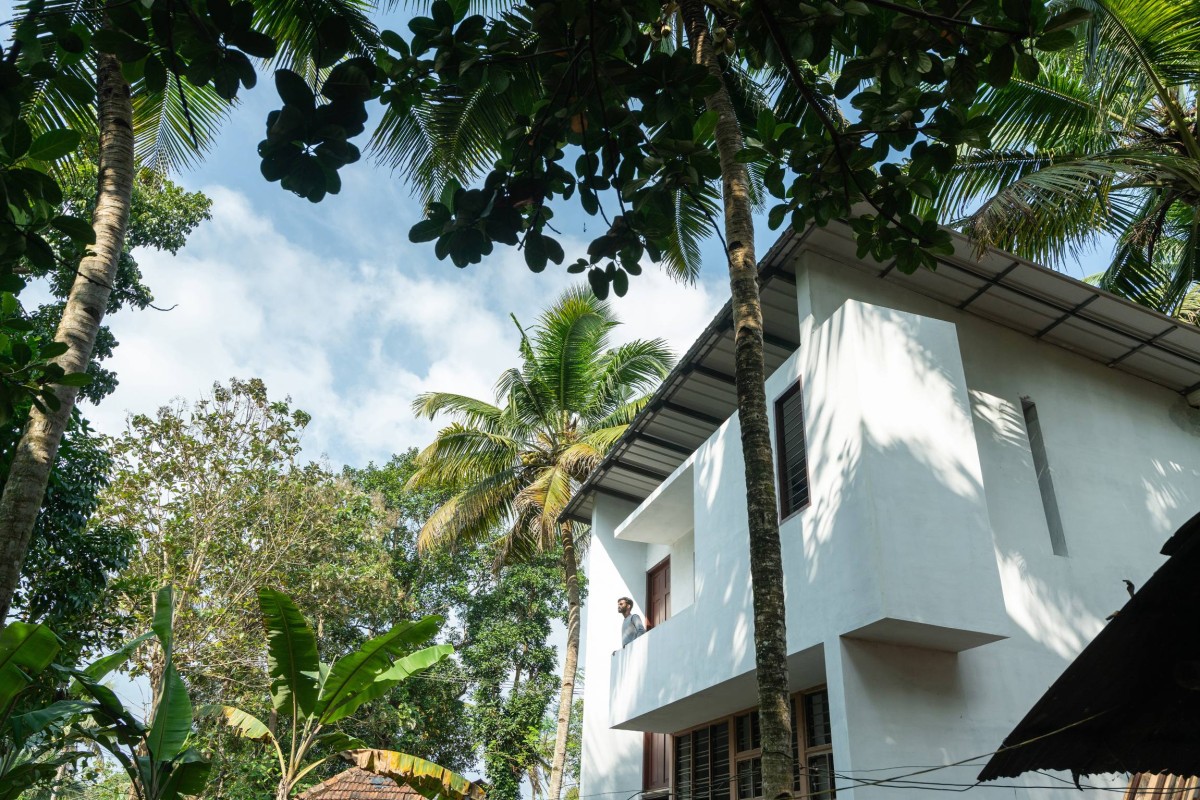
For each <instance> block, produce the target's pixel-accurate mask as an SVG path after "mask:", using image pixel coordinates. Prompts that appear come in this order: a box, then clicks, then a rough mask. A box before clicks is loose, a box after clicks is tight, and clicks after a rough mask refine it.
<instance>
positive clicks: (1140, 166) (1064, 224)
mask: <svg viewBox="0 0 1200 800" xmlns="http://www.w3.org/2000/svg"><path fill="white" fill-rule="evenodd" d="M1063 6H1064V7H1067V8H1069V9H1072V10H1074V11H1075V12H1076V13H1078V14H1079V15H1081V17H1082V16H1085V15H1086V16H1088V17H1090V18H1089V19H1088V21H1087V22H1086V23H1085V24H1086V27H1084V28H1081V29H1080V30H1081V33H1082V35H1080V36H1079V37H1078V38H1077V40H1076V43H1075V44H1074V46H1072V47H1070V48H1068V49H1066V50H1062V51H1060V52H1058V53H1055V54H1054V55H1053V56H1052V57H1048V58H1046V59H1045V60H1044V61H1043V69H1042V71H1041V72H1040V73H1039V74H1038V75H1036V76H1030V77H1023V76H1019V77H1016V78H1014V79H1013V80H1012V81H1011V82H1009V83H1008V84H1007V85H1005V86H1002V87H996V88H993V89H990V90H989V91H987V92H985V93H984V95H983V96H982V98H981V99H980V102H979V104H978V106H977V109H976V112H975V113H978V114H986V115H988V116H990V117H992V118H994V119H995V120H996V125H995V127H994V129H993V132H992V142H991V146H990V147H987V148H972V149H971V150H969V151H968V152H967V153H966V154H965V155H964V156H963V157H962V158H961V159H960V161H959V164H958V165H957V166H956V167H955V169H954V171H953V172H952V173H951V176H950V178H949V179H948V181H947V184H946V187H945V188H944V190H943V191H944V193H945V197H946V200H945V204H944V205H943V212H944V213H945V215H946V218H947V219H948V220H952V221H954V222H955V223H956V224H958V225H960V226H961V227H962V228H963V229H964V230H965V231H967V232H968V233H970V234H971V235H972V236H974V237H975V239H976V241H977V242H978V243H979V245H980V246H981V247H983V246H995V247H1001V248H1004V249H1006V250H1009V251H1011V252H1014V253H1016V254H1018V255H1021V256H1025V257H1026V258H1030V259H1032V260H1035V261H1040V262H1043V263H1046V264H1049V265H1052V266H1055V267H1058V268H1062V267H1063V266H1065V265H1067V264H1069V263H1070V262H1071V261H1072V260H1074V259H1077V257H1078V256H1079V254H1080V253H1081V252H1082V251H1085V250H1087V249H1088V248H1090V247H1092V246H1094V245H1096V244H1097V242H1098V241H1099V240H1101V239H1102V238H1103V237H1113V238H1115V240H1116V244H1115V247H1114V249H1113V253H1112V259H1111V262H1110V263H1109V264H1108V266H1107V268H1106V269H1105V270H1104V271H1103V272H1102V273H1100V274H1099V275H1098V276H1096V278H1095V280H1096V283H1098V285H1099V286H1101V287H1102V288H1104V289H1108V290H1109V291H1112V292H1114V293H1116V294H1119V295H1122V296H1124V297H1127V298H1129V299H1130V300H1133V301H1134V302H1137V303H1140V304H1142V305H1146V306H1149V307H1151V308H1154V309H1157V310H1158V311H1161V312H1163V313H1166V314H1172V315H1176V316H1186V315H1187V314H1188V312H1189V309H1190V304H1187V303H1186V300H1187V298H1188V296H1189V294H1190V293H1192V292H1193V291H1194V289H1195V286H1196V281H1197V280H1198V279H1200V132H1198V129H1197V127H1196V102H1197V92H1198V91H1200V2H1196V0H1146V1H1145V2H1143V1H1142V0H1070V2H1066V3H1063ZM981 201H982V202H981ZM976 206H977V207H976ZM1191 310H1192V311H1194V309H1191Z"/></svg>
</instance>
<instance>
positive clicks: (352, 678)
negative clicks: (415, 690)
mask: <svg viewBox="0 0 1200 800" xmlns="http://www.w3.org/2000/svg"><path fill="white" fill-rule="evenodd" d="M258 602H259V607H260V609H261V613H262V624H263V628H264V629H265V632H266V635H267V671H268V673H269V674H270V676H271V707H272V709H273V711H274V714H277V715H278V716H279V717H281V718H282V719H284V720H286V721H288V722H289V723H290V725H289V729H288V735H287V737H286V738H285V737H283V736H278V735H277V728H276V726H275V725H274V724H272V725H267V724H266V723H264V722H262V721H261V720H259V719H258V718H257V717H254V716H252V715H251V714H249V713H247V712H245V711H243V710H241V709H238V708H235V707H233V706H224V707H221V708H218V709H214V711H217V712H219V713H220V714H221V715H222V717H223V718H224V720H225V722H226V723H227V724H229V725H230V726H232V727H233V728H234V729H235V730H236V731H237V732H238V733H240V734H241V735H242V736H245V737H246V738H249V739H255V740H261V741H266V742H268V743H270V744H271V745H272V748H273V750H274V753H275V756H276V758H277V760H278V764H279V772H280V777H279V783H278V786H277V788H276V792H275V798H276V800H287V798H288V797H290V796H291V794H292V790H293V789H294V788H295V787H296V785H297V784H298V783H300V781H302V780H303V779H304V778H305V776H307V775H308V774H309V773H311V772H312V771H313V770H314V769H316V768H317V767H319V766H321V765H322V764H323V763H325V761H327V760H328V759H330V758H332V757H334V756H336V755H338V754H343V753H344V754H345V755H346V757H347V758H348V759H349V760H351V761H353V762H354V763H355V764H357V765H358V766H359V767H361V768H363V769H367V770H370V771H374V772H378V773H380V774H385V775H387V776H389V777H392V778H395V779H396V780H399V781H401V782H404V783H408V784H410V785H411V786H413V787H414V788H415V789H417V790H418V791H420V792H421V793H422V794H425V795H426V796H429V797H434V796H441V797H446V798H448V800H482V799H483V797H484V795H483V791H482V790H481V789H480V787H478V786H476V785H475V784H474V783H472V782H471V781H469V780H467V779H466V778H464V777H462V776H461V775H457V774H455V773H453V772H451V771H450V770H447V769H445V768H444V767H440V766H438V765H437V764H434V763H432V762H429V761H425V760H424V759H421V758H417V757H416V756H411V755H408V754H405V753H396V752H393V751H386V750H372V749H370V748H368V747H367V746H366V744H364V743H363V742H361V741H359V740H358V739H355V738H354V737H351V736H348V735H346V734H345V733H342V732H341V731H338V730H334V729H332V728H331V727H330V726H332V725H333V724H334V723H336V722H339V721H340V720H343V719H346V718H347V717H349V716H351V715H352V714H354V713H355V712H356V711H357V710H358V709H359V707H361V706H362V705H364V704H366V703H368V702H370V701H372V700H375V699H377V698H379V697H382V696H383V695H385V694H387V692H388V691H389V690H390V689H391V688H392V687H394V686H396V685H398V684H400V683H402V682H403V681H405V680H407V679H408V678H410V677H412V676H414V675H418V674H420V673H421V672H423V671H425V670H427V669H429V668H430V667H431V666H433V665H434V664H436V663H438V662H439V661H441V660H442V659H444V658H446V657H447V656H448V655H450V654H451V653H452V652H453V651H454V648H453V647H452V646H450V645H448V644H437V645H430V646H428V647H423V648H421V649H419V650H414V649H413V648H414V647H416V646H418V645H420V644H422V643H423V642H425V641H427V640H428V639H429V638H430V637H432V636H433V635H434V634H435V633H437V631H438V628H439V627H441V623H442V620H441V619H440V618H439V617H425V618H423V619H420V620H417V621H415V622H408V623H402V624H400V625H397V626H395V627H394V628H392V629H391V630H389V631H387V632H386V633H384V634H382V635H380V636H377V637H375V638H374V639H371V640H370V641H368V642H366V643H365V644H364V645H363V646H362V647H360V648H359V649H358V650H356V651H354V652H352V653H350V654H348V655H346V656H343V657H342V658H339V659H337V660H336V661H334V662H333V663H332V664H325V663H322V662H321V660H320V658H319V656H318V654H317V637H316V635H315V634H314V633H313V630H312V628H311V627H310V626H309V624H308V621H307V620H305V619H304V616H303V615H302V614H301V613H300V610H299V609H298V608H296V605H295V603H293V602H292V601H291V599H290V598H288V597H287V595H284V594H282V593H280V592H277V591H274V590H272V589H266V588H263V589H259V591H258ZM281 739H282V740H283V741H282V742H281ZM314 750H316V751H323V753H324V755H321V756H319V757H317V758H313V751H314Z"/></svg>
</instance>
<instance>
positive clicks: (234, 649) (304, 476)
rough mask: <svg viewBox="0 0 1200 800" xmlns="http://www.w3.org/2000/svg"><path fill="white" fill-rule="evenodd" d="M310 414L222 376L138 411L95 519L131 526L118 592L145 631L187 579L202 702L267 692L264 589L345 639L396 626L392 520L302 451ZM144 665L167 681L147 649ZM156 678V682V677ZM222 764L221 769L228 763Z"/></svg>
mask: <svg viewBox="0 0 1200 800" xmlns="http://www.w3.org/2000/svg"><path fill="white" fill-rule="evenodd" d="M308 421H309V416H308V414H307V413H305V412H304V411H301V410H299V409H295V408H293V407H292V406H291V405H290V403H289V402H288V399H286V398H284V399H278V398H274V397H272V396H271V395H270V394H269V392H268V390H267V387H266V385H265V384H263V382H262V381H261V380H258V379H251V380H247V381H241V380H232V381H230V382H229V384H228V385H220V384H216V385H214V386H213V389H212V391H211V394H210V395H209V396H208V397H206V398H204V399H201V400H199V401H197V402H195V403H191V404H187V403H183V402H177V403H175V404H172V405H169V406H165V407H163V408H160V409H159V410H158V412H157V413H156V414H154V415H152V416H151V415H137V416H134V417H132V418H131V419H130V421H129V425H128V428H127V430H126V431H125V433H124V434H123V435H122V436H121V437H119V438H118V439H117V440H116V441H114V442H113V445H112V448H111V452H112V457H113V461H114V464H113V467H112V478H111V481H110V483H109V485H108V486H107V488H105V490H104V491H103V492H102V494H101V505H100V508H99V509H98V510H97V512H96V514H95V516H94V518H93V521H92V528H93V529H98V530H102V531H103V530H110V531H117V532H130V533H131V534H132V535H133V536H134V538H135V546H134V552H133V554H132V556H131V558H130V561H129V564H128V566H127V567H125V568H124V569H122V570H121V571H120V572H118V573H117V574H116V575H115V576H114V577H113V579H112V580H111V581H110V583H109V586H108V588H107V590H106V594H105V598H104V604H105V605H106V606H107V607H108V608H110V609H112V611H113V616H114V617H115V618H116V621H117V623H118V624H119V626H120V627H122V628H124V629H125V630H127V631H136V630H141V629H144V627H145V625H146V622H147V621H148V619H149V616H150V614H151V609H150V608H148V607H147V604H146V603H145V602H144V599H143V598H145V597H146V595H147V594H148V592H149V591H152V587H154V586H160V585H163V584H165V583H170V584H172V585H173V586H174V587H175V603H176V607H177V611H176V621H175V660H176V662H177V663H178V664H179V665H180V667H181V669H183V670H184V671H185V672H186V674H187V676H188V681H189V685H190V686H191V688H192V691H193V693H194V694H195V696H196V697H197V698H198V700H199V701H200V702H202V703H205V704H209V703H229V704H240V703H243V702H251V701H252V700H253V699H255V698H257V697H260V696H262V695H264V694H265V693H266V684H265V676H263V674H262V670H261V637H260V636H259V635H258V634H257V633H256V632H255V631H256V629H257V627H258V618H259V608H258V602H257V590H258V587H259V586H260V585H262V584H263V583H265V582H268V581H269V582H271V583H272V584H274V585H276V586H279V587H281V588H282V589H284V590H286V591H287V592H288V593H289V595H291V596H294V597H295V598H297V600H298V601H299V602H301V603H302V604H303V606H304V608H305V610H306V611H307V612H308V613H309V614H311V615H313V617H314V618H315V619H316V620H317V626H318V628H319V629H321V630H322V633H323V638H324V639H326V640H328V641H330V642H336V643H337V644H338V645H341V646H343V647H348V646H351V644H352V643H353V642H356V641H358V640H361V638H362V636H363V631H379V630H384V629H387V628H389V627H391V625H392V624H394V622H395V620H396V619H398V618H399V619H404V618H405V617H404V616H400V617H396V616H395V611H396V609H393V608H392V605H393V603H398V602H399V599H400V594H399V591H398V590H397V588H396V586H395V584H394V582H393V581H392V580H391V578H390V575H389V571H388V554H387V550H386V549H385V547H384V542H383V538H384V536H385V534H386V532H387V530H388V524H387V523H388V518H387V514H386V513H385V512H384V511H383V509H381V508H379V507H378V506H377V505H376V503H375V502H374V500H373V499H372V498H371V497H370V496H369V495H367V494H366V493H364V492H361V491H359V490H356V489H355V488H354V487H353V486H351V485H350V484H349V483H348V482H346V481H344V480H341V479H339V478H338V477H337V476H335V475H333V474H331V473H330V472H329V471H327V470H326V469H324V468H322V467H321V466H320V465H317V464H311V463H305V462H303V461H302V460H301V459H300V448H301V436H302V434H303V431H304V428H305V426H306V425H307V424H308ZM134 664H135V667H136V668H137V670H138V671H144V672H147V673H149V674H150V675H151V676H152V677H153V678H156V677H157V674H156V670H157V669H158V667H159V664H158V662H157V661H156V660H155V659H153V658H151V657H150V654H148V653H139V654H138V656H137V657H136V658H135V660H134ZM152 683H153V681H152ZM218 769H220V765H218Z"/></svg>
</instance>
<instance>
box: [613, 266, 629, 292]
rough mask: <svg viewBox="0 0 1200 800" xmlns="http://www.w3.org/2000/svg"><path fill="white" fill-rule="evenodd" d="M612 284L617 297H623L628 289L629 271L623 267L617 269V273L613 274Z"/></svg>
mask: <svg viewBox="0 0 1200 800" xmlns="http://www.w3.org/2000/svg"><path fill="white" fill-rule="evenodd" d="M612 286H613V291H614V292H616V293H617V297H624V296H625V293H626V292H627V291H629V273H627V272H626V271H625V270H623V269H620V270H617V274H616V275H613V280H612Z"/></svg>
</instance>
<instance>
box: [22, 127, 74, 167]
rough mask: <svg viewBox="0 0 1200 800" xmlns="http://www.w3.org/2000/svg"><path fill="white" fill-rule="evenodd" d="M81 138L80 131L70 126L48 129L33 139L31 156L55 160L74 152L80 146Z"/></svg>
mask: <svg viewBox="0 0 1200 800" xmlns="http://www.w3.org/2000/svg"><path fill="white" fill-rule="evenodd" d="M81 139H82V137H81V136H80V134H79V131H73V130H71V129H69V128H61V129H59V130H55V131H46V132H45V133H43V134H42V135H41V136H39V137H37V138H36V139H34V140H33V144H32V145H31V146H30V147H29V157H30V158H32V159H36V160H38V161H54V160H56V159H59V158H62V157H63V156H65V155H68V154H69V153H71V152H73V151H74V150H75V148H76V147H79V142H80V140H81Z"/></svg>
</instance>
